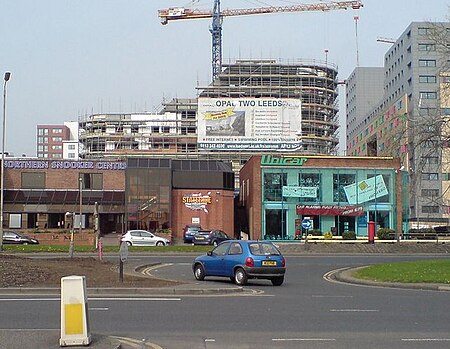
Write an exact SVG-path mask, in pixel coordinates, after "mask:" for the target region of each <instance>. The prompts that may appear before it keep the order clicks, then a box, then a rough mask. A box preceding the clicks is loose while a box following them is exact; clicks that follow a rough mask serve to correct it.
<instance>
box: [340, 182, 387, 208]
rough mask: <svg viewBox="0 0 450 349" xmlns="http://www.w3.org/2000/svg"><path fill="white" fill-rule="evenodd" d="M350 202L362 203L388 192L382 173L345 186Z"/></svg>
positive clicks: (352, 203)
mask: <svg viewBox="0 0 450 349" xmlns="http://www.w3.org/2000/svg"><path fill="white" fill-rule="evenodd" d="M344 191H345V195H346V196H347V201H348V203H349V204H351V205H354V204H361V203H363V202H367V201H370V200H374V199H375V198H380V197H382V196H385V195H387V194H388V190H387V188H386V184H385V183H384V179H383V176H382V175H378V176H375V177H372V178H369V179H365V180H363V181H361V182H358V183H353V184H350V185H347V186H345V187H344Z"/></svg>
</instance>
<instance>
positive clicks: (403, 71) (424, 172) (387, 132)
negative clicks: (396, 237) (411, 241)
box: [347, 22, 450, 230]
mask: <svg viewBox="0 0 450 349" xmlns="http://www.w3.org/2000/svg"><path fill="white" fill-rule="evenodd" d="M449 32H450V24H449V23H429V22H413V23H411V24H410V25H409V26H408V27H407V28H406V30H405V31H404V32H403V33H402V34H401V35H400V37H399V38H398V39H397V40H396V41H395V42H394V43H393V44H392V46H391V47H390V48H389V50H388V51H387V52H386V54H385V56H384V68H383V70H384V72H383V76H384V83H383V91H382V92H383V93H382V97H381V98H379V96H380V94H381V89H378V90H377V91H373V92H374V93H373V99H372V100H371V101H370V102H371V103H372V104H373V105H374V107H373V108H372V109H371V110H370V111H369V112H367V113H363V112H361V113H353V111H354V110H353V109H352V108H350V110H348V111H347V130H348V131H349V133H348V135H347V155H353V156H396V157H399V158H400V159H401V161H402V167H401V168H400V169H399V170H404V171H405V174H406V176H405V177H407V178H408V179H409V198H408V200H406V205H405V215H409V226H408V227H406V226H405V227H404V228H405V230H406V229H408V228H425V227H433V226H436V225H449V221H450V215H449V213H448V212H449V210H448V207H449V206H450V195H449V194H450V193H449V184H450V182H449V179H450V175H449V173H450V167H449V164H448V162H449V161H448V160H449V159H450V158H449V156H448V154H447V153H448V150H447V149H448V145H447V143H448V142H447V140H448V134H449V133H448V130H447V129H446V126H445V125H446V122H447V121H448V115H449V114H450V108H449V107H450V101H449V93H448V92H449V88H450V70H449V64H448V63H449V61H448V53H449V51H448V50H449V49H448V47H449V46H448V44H449V42H448V40H449V39H448V38H449V35H448V33H449ZM359 73H360V71H358V68H357V69H356V70H355V71H354V72H353V73H352V75H351V76H357V75H358V74H359ZM357 83H358V82H357V81H356V82H355V84H354V86H353V88H354V89H355V91H356V92H355V93H354V95H352V98H353V100H347V104H348V105H349V106H351V105H358V103H359V104H361V103H364V101H367V99H368V95H367V92H366V91H363V90H362V89H359V90H357V89H356V85H357ZM350 95H351V94H348V95H347V96H348V97H350ZM358 100H359V101H358ZM380 209H382V207H381V206H380Z"/></svg>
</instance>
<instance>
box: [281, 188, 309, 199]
mask: <svg viewBox="0 0 450 349" xmlns="http://www.w3.org/2000/svg"><path fill="white" fill-rule="evenodd" d="M283 196H284V197H286V198H316V197H317V187H297V186H293V185H290V186H283Z"/></svg>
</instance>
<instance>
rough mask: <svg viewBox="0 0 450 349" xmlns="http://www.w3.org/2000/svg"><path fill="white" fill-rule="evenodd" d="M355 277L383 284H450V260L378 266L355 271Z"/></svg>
mask: <svg viewBox="0 0 450 349" xmlns="http://www.w3.org/2000/svg"><path fill="white" fill-rule="evenodd" d="M353 276H354V277H356V278H359V279H364V280H373V281H382V282H402V283H438V284H450V259H433V260H421V261H414V262H398V263H386V264H376V265H371V266H368V267H365V268H362V269H359V270H357V271H355V272H354V273H353Z"/></svg>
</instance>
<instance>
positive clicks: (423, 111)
mask: <svg viewBox="0 0 450 349" xmlns="http://www.w3.org/2000/svg"><path fill="white" fill-rule="evenodd" d="M436 113H437V109H436V108H419V115H421V116H426V115H436Z"/></svg>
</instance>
